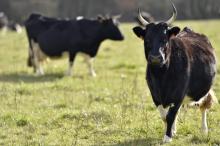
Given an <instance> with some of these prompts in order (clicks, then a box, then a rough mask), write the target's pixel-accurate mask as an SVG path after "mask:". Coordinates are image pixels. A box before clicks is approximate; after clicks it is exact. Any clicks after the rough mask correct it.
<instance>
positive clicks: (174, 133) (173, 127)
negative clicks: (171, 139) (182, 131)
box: [172, 109, 180, 136]
mask: <svg viewBox="0 0 220 146" xmlns="http://www.w3.org/2000/svg"><path fill="white" fill-rule="evenodd" d="M179 110H180V109H179ZM179 110H178V112H177V113H176V117H175V120H174V122H173V125H172V135H173V136H174V135H176V131H177V130H176V123H177V119H178V114H179Z"/></svg>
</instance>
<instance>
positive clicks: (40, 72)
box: [31, 40, 44, 75]
mask: <svg viewBox="0 0 220 146" xmlns="http://www.w3.org/2000/svg"><path fill="white" fill-rule="evenodd" d="M31 43H32V46H33V53H34V54H33V56H34V67H36V74H37V75H44V70H43V68H42V65H41V62H40V50H39V49H40V47H39V45H38V43H35V42H34V41H33V40H32V41H31Z"/></svg>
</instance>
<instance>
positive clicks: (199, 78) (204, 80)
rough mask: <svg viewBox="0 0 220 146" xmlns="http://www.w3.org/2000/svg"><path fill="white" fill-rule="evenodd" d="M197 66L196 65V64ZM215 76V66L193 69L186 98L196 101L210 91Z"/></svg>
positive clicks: (206, 65) (209, 65) (204, 65)
mask: <svg viewBox="0 0 220 146" xmlns="http://www.w3.org/2000/svg"><path fill="white" fill-rule="evenodd" d="M197 65H198V64H197ZM214 76H215V64H214V63H213V64H202V65H200V66H199V67H198V66H197V67H196V68H193V70H192V73H191V79H190V83H189V90H188V96H190V97H192V98H193V100H194V101H198V100H199V99H200V98H201V97H203V96H205V95H206V94H207V93H208V91H209V90H210V88H211V86H212V83H213V79H214Z"/></svg>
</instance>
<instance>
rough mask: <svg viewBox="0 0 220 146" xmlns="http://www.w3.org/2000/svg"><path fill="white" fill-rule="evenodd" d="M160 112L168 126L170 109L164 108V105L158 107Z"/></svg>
mask: <svg viewBox="0 0 220 146" xmlns="http://www.w3.org/2000/svg"><path fill="white" fill-rule="evenodd" d="M157 109H158V111H159V112H160V117H161V119H162V120H163V122H164V123H165V124H166V116H167V112H168V108H164V107H163V106H162V105H159V106H158V107H157Z"/></svg>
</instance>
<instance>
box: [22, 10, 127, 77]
mask: <svg viewBox="0 0 220 146" xmlns="http://www.w3.org/2000/svg"><path fill="white" fill-rule="evenodd" d="M117 19H118V18H117V17H113V18H108V19H107V18H103V17H99V18H98V19H97V20H88V19H81V18H80V19H79V20H77V19H75V20H60V19H55V18H48V17H44V16H41V15H39V14H32V15H30V17H29V18H28V19H27V20H26V22H25V27H26V30H27V36H28V40H29V46H30V49H29V59H28V65H29V66H33V67H34V70H35V71H36V73H37V74H43V73H44V72H43V69H42V68H41V65H40V64H41V62H42V61H43V60H44V59H45V56H48V57H60V56H61V55H62V54H63V53H64V52H68V53H69V69H68V72H67V74H68V75H71V74H72V72H71V70H72V66H73V62H74V59H75V56H76V54H77V53H78V52H82V53H84V54H86V55H85V56H86V61H87V63H88V66H89V69H90V73H91V75H92V76H96V74H95V71H94V70H93V64H92V62H93V58H94V57H95V56H96V54H97V52H98V49H99V46H100V44H101V42H103V41H104V40H106V39H111V40H123V39H124V37H123V35H122V33H121V32H120V30H119V28H118V20H117Z"/></svg>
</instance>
